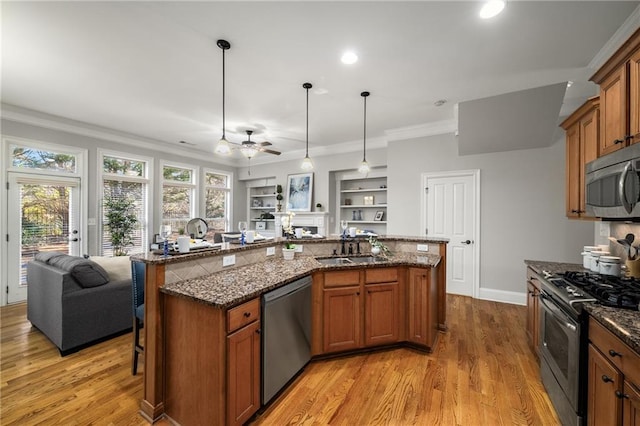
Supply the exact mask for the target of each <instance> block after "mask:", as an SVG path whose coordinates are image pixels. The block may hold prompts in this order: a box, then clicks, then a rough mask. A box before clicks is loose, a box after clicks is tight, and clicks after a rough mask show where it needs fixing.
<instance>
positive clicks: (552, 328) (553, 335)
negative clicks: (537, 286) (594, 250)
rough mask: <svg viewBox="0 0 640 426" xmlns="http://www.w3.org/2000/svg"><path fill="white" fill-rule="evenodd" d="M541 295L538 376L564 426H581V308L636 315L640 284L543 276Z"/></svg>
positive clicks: (584, 341)
mask: <svg viewBox="0 0 640 426" xmlns="http://www.w3.org/2000/svg"><path fill="white" fill-rule="evenodd" d="M540 282H541V292H540V310H541V312H540V334H541V337H540V345H541V347H540V352H541V357H540V374H541V377H542V383H543V384H544V387H545V389H546V390H547V393H548V394H549V397H550V399H551V401H552V403H553V405H554V407H555V409H556V412H557V414H558V417H559V418H560V421H561V422H562V424H563V425H565V426H569V425H571V426H573V425H583V424H585V422H586V412H587V407H586V392H587V361H588V355H587V354H588V350H587V345H588V332H587V324H588V322H587V315H586V314H585V313H584V312H583V310H582V306H583V304H584V303H588V302H589V303H599V304H602V305H606V306H612V307H618V308H623V309H634V310H638V304H639V303H640V281H639V280H636V279H633V278H619V277H614V276H609V275H599V274H594V273H587V272H565V273H564V274H561V275H549V274H546V278H545V279H541V280H540Z"/></svg>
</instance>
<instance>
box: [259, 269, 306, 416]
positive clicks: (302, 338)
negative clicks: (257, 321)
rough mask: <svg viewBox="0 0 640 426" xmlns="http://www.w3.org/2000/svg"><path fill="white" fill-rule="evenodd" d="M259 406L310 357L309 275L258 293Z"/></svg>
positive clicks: (270, 397) (300, 368) (265, 402)
mask: <svg viewBox="0 0 640 426" xmlns="http://www.w3.org/2000/svg"><path fill="white" fill-rule="evenodd" d="M261 339H262V392H261V400H262V405H266V404H267V403H268V402H269V401H271V399H272V398H273V397H274V396H275V395H276V394H277V393H278V392H279V391H280V389H282V388H283V387H284V386H285V385H286V384H287V383H288V382H289V380H291V379H292V378H293V377H294V376H295V375H296V374H297V373H298V372H299V371H300V370H302V368H303V367H304V366H305V365H306V364H307V363H308V362H309V360H310V359H311V277H305V278H302V279H299V280H297V281H294V282H292V283H290V284H287V285H285V286H284V287H280V288H278V289H276V290H273V291H270V292H269V293H266V294H265V295H264V296H262V334H261Z"/></svg>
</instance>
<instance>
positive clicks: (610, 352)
mask: <svg viewBox="0 0 640 426" xmlns="http://www.w3.org/2000/svg"><path fill="white" fill-rule="evenodd" d="M589 340H590V342H591V343H590V344H589V378H588V380H589V387H588V393H587V422H588V424H589V426H596V425H597V426H601V425H604V426H607V425H612V426H617V425H623V426H628V425H638V424H640V389H639V388H638V384H640V355H639V354H638V353H636V352H634V351H633V350H632V349H631V348H630V347H629V346H627V345H626V344H625V343H624V342H623V341H622V340H620V339H619V338H618V337H616V336H615V335H614V334H612V333H611V332H610V331H608V330H607V329H606V328H605V327H604V326H602V325H601V324H600V323H599V322H598V321H596V320H594V319H593V318H589Z"/></svg>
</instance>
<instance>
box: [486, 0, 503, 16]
mask: <svg viewBox="0 0 640 426" xmlns="http://www.w3.org/2000/svg"><path fill="white" fill-rule="evenodd" d="M504 5H505V2H504V1H503V0H489V1H488V2H486V3H485V4H484V6H482V9H480V17H481V18H482V19H489V18H493V17H494V16H496V15H497V14H499V13H500V12H502V10H503V9H504Z"/></svg>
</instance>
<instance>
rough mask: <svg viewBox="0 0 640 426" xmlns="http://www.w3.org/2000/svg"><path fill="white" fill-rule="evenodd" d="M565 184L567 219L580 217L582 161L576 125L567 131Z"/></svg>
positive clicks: (578, 127) (577, 126)
mask: <svg viewBox="0 0 640 426" xmlns="http://www.w3.org/2000/svg"><path fill="white" fill-rule="evenodd" d="M566 138H567V159H566V160H567V170H566V173H567V177H566V179H567V182H566V186H567V188H566V191H567V198H566V203H567V207H566V210H567V211H566V213H567V217H570V218H575V217H579V216H580V186H581V185H582V178H581V176H580V171H581V169H582V165H581V163H582V161H581V158H580V126H579V124H578V123H576V124H575V125H573V126H571V127H570V128H568V129H567V134H566Z"/></svg>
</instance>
